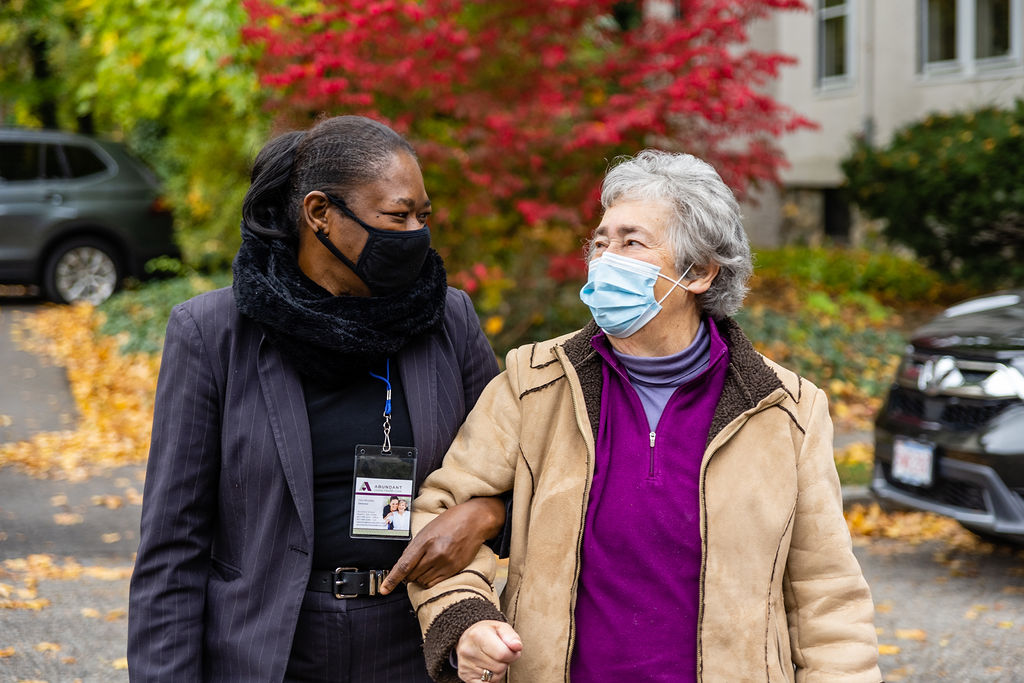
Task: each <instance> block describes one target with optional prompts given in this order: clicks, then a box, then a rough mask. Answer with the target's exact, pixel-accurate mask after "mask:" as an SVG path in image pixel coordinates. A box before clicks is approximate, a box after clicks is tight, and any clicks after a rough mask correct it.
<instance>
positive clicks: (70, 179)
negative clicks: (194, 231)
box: [0, 128, 180, 304]
mask: <svg viewBox="0 0 1024 683" xmlns="http://www.w3.org/2000/svg"><path fill="white" fill-rule="evenodd" d="M179 255H180V252H179V250H178V248H177V246H175V244H174V241H173V239H172V217H171V213H170V211H169V210H168V208H167V207H166V205H165V204H164V202H163V200H162V199H161V197H160V191H159V187H158V184H157V181H156V178H155V177H154V175H153V173H152V172H151V171H150V170H149V169H148V168H146V166H145V165H143V164H142V163H141V162H140V161H139V160H138V159H136V158H135V157H133V156H131V155H130V154H129V153H128V152H127V150H126V149H125V148H124V147H123V146H122V145H120V144H117V143H114V142H108V141H104V140H98V139H95V138H91V137H85V136H82V135H75V134H72V133H64V132H60V131H53V130H29V129H19V128H0V283H5V284H30V285H39V286H40V287H41V288H42V289H43V291H44V292H45V293H46V295H47V296H48V297H49V298H51V299H52V300H54V301H59V302H72V301H89V302H91V303H93V304H98V303H100V302H102V301H103V300H105V299H106V298H107V297H109V296H110V295H111V294H113V292H114V290H115V289H116V288H117V286H118V285H119V284H120V282H121V280H122V278H123V277H125V276H128V275H131V276H135V277H143V276H144V275H145V274H146V273H145V268H144V266H145V263H146V262H147V261H148V260H150V259H152V258H154V257H157V256H173V257H177V256H179Z"/></svg>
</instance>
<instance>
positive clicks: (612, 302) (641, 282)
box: [580, 252, 693, 338]
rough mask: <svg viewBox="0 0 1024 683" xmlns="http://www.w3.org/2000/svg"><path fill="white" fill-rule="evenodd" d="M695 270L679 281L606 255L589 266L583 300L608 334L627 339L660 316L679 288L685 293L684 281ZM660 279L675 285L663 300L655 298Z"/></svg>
mask: <svg viewBox="0 0 1024 683" xmlns="http://www.w3.org/2000/svg"><path fill="white" fill-rule="evenodd" d="M692 268H693V265H692V264H691V265H690V267H689V268H687V269H686V272H685V273H683V274H682V275H681V276H680V277H679V279H678V280H673V279H672V278H670V277H668V276H666V275H662V274H661V268H659V267H658V266H656V265H654V264H651V263H647V262H646V261H639V260H637V259H633V258H629V257H627V256H619V255H618V254H613V253H610V252H605V253H604V254H602V255H601V256H600V257H598V258H596V259H594V260H593V261H591V262H590V268H589V273H588V276H587V284H585V285H583V289H581V290H580V299H581V300H582V301H583V303H585V304H586V305H587V306H588V307H589V308H590V312H591V313H592V314H593V316H594V321H595V322H597V324H598V326H599V327H600V328H601V329H602V330H604V331H605V334H608V335H609V336H612V337H619V338H621V337H628V336H630V335H632V334H635V333H636V332H637V330H639V329H640V328H641V327H643V326H644V325H646V324H647V323H649V322H650V321H651V319H652V318H654V316H656V315H658V313H659V312H661V302H662V301H664V300H665V299H666V298H667V297H668V295H669V294H671V293H672V291H673V290H675V288H676V287H682V288H683V289H686V285H684V284H682V280H683V278H685V277H686V275H687V273H689V272H690V269H692ZM659 277H660V278H664V279H666V280H668V281H669V282H671V283H672V288H671V289H669V290H668V291H667V292H665V296H663V297H661V299H660V300H658V299H655V298H654V283H655V282H657V281H658V278H659Z"/></svg>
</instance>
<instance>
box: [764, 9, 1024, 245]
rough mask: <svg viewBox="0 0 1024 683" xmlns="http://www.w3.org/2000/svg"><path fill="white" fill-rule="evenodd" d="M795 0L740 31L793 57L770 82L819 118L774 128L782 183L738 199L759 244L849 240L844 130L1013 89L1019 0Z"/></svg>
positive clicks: (1023, 78)
mask: <svg viewBox="0 0 1024 683" xmlns="http://www.w3.org/2000/svg"><path fill="white" fill-rule="evenodd" d="M806 1H807V4H808V6H809V11H805V12H777V13H775V14H773V16H772V17H771V18H770V19H768V20H765V21H762V22H760V23H759V24H758V25H757V26H755V27H754V30H753V32H752V34H751V43H752V46H753V47H755V48H756V49H761V50H769V51H779V52H783V53H786V54H789V55H792V56H793V57H795V58H796V59H797V60H798V63H797V64H796V65H795V66H790V67H787V68H786V69H784V70H783V72H782V75H781V77H780V78H779V79H778V80H777V81H776V82H775V83H774V84H773V86H772V89H771V93H772V95H773V96H774V97H775V98H776V99H777V100H779V101H780V102H782V103H784V104H786V105H787V106H789V107H791V108H792V109H794V110H796V111H798V112H800V113H801V114H803V115H805V116H807V117H808V118H810V119H813V120H814V121H816V122H818V124H820V126H821V127H820V129H818V130H815V131H809V132H801V133H797V134H795V135H789V136H786V137H785V138H783V140H782V147H783V149H784V151H785V153H786V157H787V159H788V160H789V163H790V164H791V166H790V168H789V169H787V170H786V171H784V173H783V181H784V184H785V188H784V190H783V191H782V192H775V191H771V192H767V193H764V194H762V195H761V196H760V197H758V200H759V202H758V205H757V206H754V205H748V206H746V207H745V215H746V223H747V229H748V231H749V233H750V236H751V240H752V241H753V242H754V243H755V244H757V245H760V246H775V245H778V244H781V243H787V242H799V241H807V242H810V243H816V242H818V241H820V240H821V239H822V238H826V237H827V238H830V239H833V240H835V241H838V242H850V241H852V242H854V243H857V242H859V241H860V239H861V237H862V235H863V231H864V222H863V221H861V220H859V219H858V218H857V217H856V212H855V211H853V212H851V211H850V208H849V207H848V206H847V205H846V204H845V203H843V201H842V198H841V196H840V194H839V192H838V191H837V188H838V186H839V185H840V183H841V181H842V171H841V169H840V167H839V161H840V160H841V159H842V158H843V157H844V156H845V155H846V154H847V153H848V152H849V150H850V141H851V138H852V137H853V136H865V137H867V138H869V139H870V140H871V141H873V142H874V143H876V144H881V145H884V144H887V143H888V142H889V141H890V139H891V137H892V133H893V131H894V130H896V129H898V128H900V127H901V126H903V125H906V124H907V123H910V122H912V121H915V120H917V119H920V118H922V117H924V116H925V115H926V114H928V113H930V112H936V111H943V112H949V111H955V110H961V109H969V108H975V107H978V106H982V105H991V104H995V105H1009V104H1011V103H1012V102H1013V100H1014V98H1016V97H1022V96H1024V54H1022V52H1024V45H1022V43H1024V7H1022V5H1024V0H806ZM851 213H852V216H851Z"/></svg>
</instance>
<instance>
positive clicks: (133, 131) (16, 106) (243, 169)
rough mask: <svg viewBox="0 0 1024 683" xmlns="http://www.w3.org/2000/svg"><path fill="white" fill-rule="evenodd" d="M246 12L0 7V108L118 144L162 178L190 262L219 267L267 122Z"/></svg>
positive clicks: (54, 0) (108, 3)
mask: <svg viewBox="0 0 1024 683" xmlns="http://www.w3.org/2000/svg"><path fill="white" fill-rule="evenodd" d="M245 20H246V14H245V12H244V11H243V10H242V7H241V5H240V3H238V2H221V1H218V0H188V1H182V0H150V1H148V2H145V3H125V2H123V0H68V1H67V2H64V1H60V0H14V1H13V2H12V3H11V4H10V5H8V6H6V7H5V8H4V9H3V11H2V12H0V37H2V38H4V39H5V40H3V41H0V43H2V44H3V45H4V46H5V47H4V48H3V52H2V53H0V54H2V55H3V57H4V60H3V64H5V65H10V66H5V67H4V68H3V70H0V88H2V89H0V100H2V102H3V109H2V110H0V111H2V113H3V116H4V119H5V122H7V123H15V124H20V125H48V126H57V127H62V128H76V129H79V130H84V132H91V128H94V129H95V131H96V132H97V133H99V134H101V135H106V136H109V137H114V138H123V139H124V140H126V141H127V142H128V144H129V145H130V146H131V147H133V148H134V149H135V150H136V151H137V152H139V153H140V154H141V155H142V156H143V158H145V159H147V160H148V161H149V162H150V163H151V164H152V165H153V166H154V168H155V169H156V171H157V173H158V174H159V175H160V176H161V177H162V178H163V179H164V181H165V189H166V192H167V195H168V199H169V201H170V203H171V205H172V206H173V208H174V210H175V218H176V221H177V230H178V236H179V241H180V242H181V245H182V247H183V249H184V252H185V257H186V260H188V261H190V262H191V263H193V264H195V265H200V266H209V267H217V266H223V265H225V264H226V263H228V261H229V259H230V257H231V255H232V254H233V253H234V251H235V249H236V247H237V245H238V242H239V237H238V221H239V206H240V205H241V198H242V196H243V195H244V193H245V190H246V188H247V186H248V168H249V163H250V160H251V158H252V156H253V155H254V154H255V152H256V150H258V149H259V147H260V145H262V143H263V141H264V140H265V139H266V137H267V135H268V130H269V127H270V116H269V114H268V113H267V112H265V111H264V110H263V107H262V104H263V97H262V95H261V89H260V86H259V83H258V81H257V78H256V76H255V72H254V70H253V68H252V62H253V61H254V60H253V57H254V50H253V49H252V48H250V47H247V46H244V45H242V42H241V27H242V25H243V24H244V22H245ZM7 38H16V39H14V40H6V39H7ZM36 62H42V63H43V64H44V65H45V73H44V74H43V75H44V78H42V79H40V78H38V77H37V76H39V72H38V71H35V72H33V71H32V69H31V68H30V67H31V65H32V64H34V63H36ZM51 113H52V115H51ZM83 121H84V122H87V123H88V124H89V125H82V122H83Z"/></svg>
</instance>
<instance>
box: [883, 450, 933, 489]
mask: <svg viewBox="0 0 1024 683" xmlns="http://www.w3.org/2000/svg"><path fill="white" fill-rule="evenodd" d="M934 460H935V449H934V448H933V447H932V446H930V445H928V444H925V443H920V442H918V441H907V440H905V439H896V440H895V441H894V442H893V444H892V478H893V479H895V480H896V481H899V482H903V483H904V484H910V485H911V486H931V485H932V472H933V471H934V467H933V463H934Z"/></svg>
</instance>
